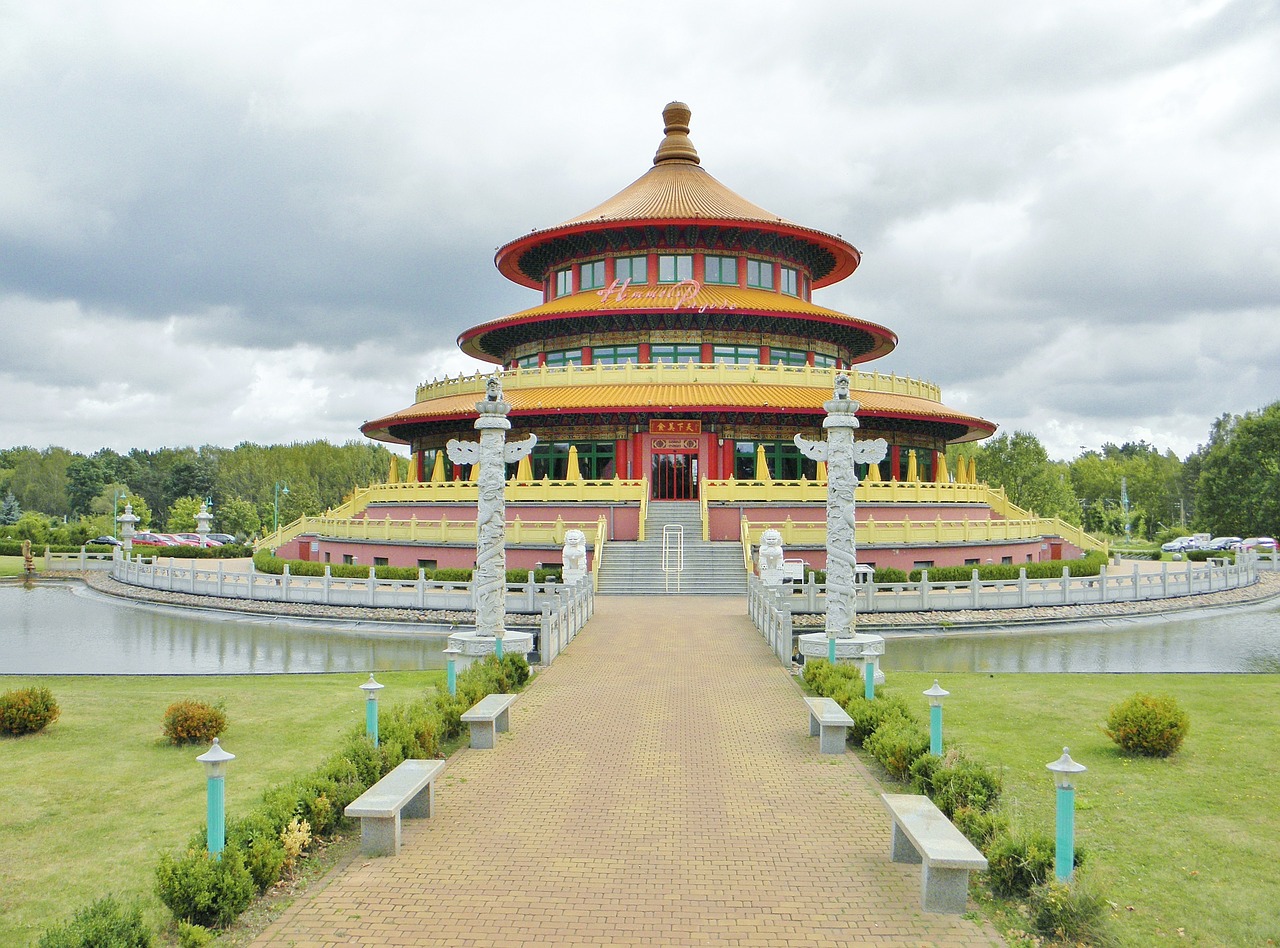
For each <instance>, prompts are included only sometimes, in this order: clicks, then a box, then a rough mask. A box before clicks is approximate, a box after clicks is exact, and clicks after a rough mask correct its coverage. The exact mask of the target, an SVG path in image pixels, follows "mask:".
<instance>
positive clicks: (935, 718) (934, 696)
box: [924, 678, 951, 757]
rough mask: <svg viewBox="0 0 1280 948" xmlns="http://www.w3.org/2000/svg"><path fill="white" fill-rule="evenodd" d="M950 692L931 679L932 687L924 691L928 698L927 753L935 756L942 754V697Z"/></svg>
mask: <svg viewBox="0 0 1280 948" xmlns="http://www.w3.org/2000/svg"><path fill="white" fill-rule="evenodd" d="M949 694H951V692H949V691H947V690H946V689H944V688H943V687H942V686H941V685H939V684H938V679H936V678H935V679H934V680H933V687H932V688H930V689H929V690H928V691H926V692H924V696H925V697H926V698H928V699H929V753H930V754H933V756H935V757H941V756H942V699H943V698H945V697H946V696H947V695H949Z"/></svg>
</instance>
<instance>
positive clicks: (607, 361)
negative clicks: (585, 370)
mask: <svg viewBox="0 0 1280 948" xmlns="http://www.w3.org/2000/svg"><path fill="white" fill-rule="evenodd" d="M639 361H640V347H639V346H595V347H593V348H592V350H591V364H592V365H624V364H626V363H627V362H630V363H632V364H633V365H634V364H635V363H637V362H639Z"/></svg>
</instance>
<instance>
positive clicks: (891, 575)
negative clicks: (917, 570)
mask: <svg viewBox="0 0 1280 948" xmlns="http://www.w3.org/2000/svg"><path fill="white" fill-rule="evenodd" d="M871 581H872V582H874V583H905V582H906V581H907V571H906V570H904V569H898V568H897V567H896V566H884V567H881V568H880V569H878V570H876V572H875V575H874V576H873V577H872V578H871Z"/></svg>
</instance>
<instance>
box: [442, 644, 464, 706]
mask: <svg viewBox="0 0 1280 948" xmlns="http://www.w3.org/2000/svg"><path fill="white" fill-rule="evenodd" d="M461 654H462V649H460V648H447V649H445V650H444V657H445V659H446V660H447V663H446V668H447V669H448V676H449V697H450V698H456V697H457V696H458V662H457V656H459V655H461Z"/></svg>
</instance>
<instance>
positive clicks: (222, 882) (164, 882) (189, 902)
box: [156, 847, 254, 928]
mask: <svg viewBox="0 0 1280 948" xmlns="http://www.w3.org/2000/svg"><path fill="white" fill-rule="evenodd" d="M156 894H157V895H158V896H160V901H161V902H163V903H164V904H165V905H167V906H168V907H169V911H170V912H172V913H173V917H174V918H176V919H178V920H179V921H184V922H191V923H193V924H196V925H204V926H205V927H207V928H225V927H226V926H227V925H230V924H231V923H232V922H233V921H235V919H236V917H237V916H238V915H239V914H240V913H241V912H243V911H244V910H245V909H246V908H248V907H249V903H250V902H252V901H253V894H254V883H253V876H252V875H251V874H250V873H249V870H248V868H247V867H246V866H245V863H244V856H243V855H242V854H241V853H240V851H239V850H238V849H232V848H231V847H227V849H226V850H224V851H223V853H222V858H221V859H214V858H213V856H211V855H209V853H207V852H204V851H202V850H195V849H191V850H188V851H187V853H186V855H184V856H182V857H181V858H179V859H174V858H173V857H172V856H171V855H169V854H168V853H165V854H164V855H163V856H161V857H160V864H159V865H158V866H156Z"/></svg>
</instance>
